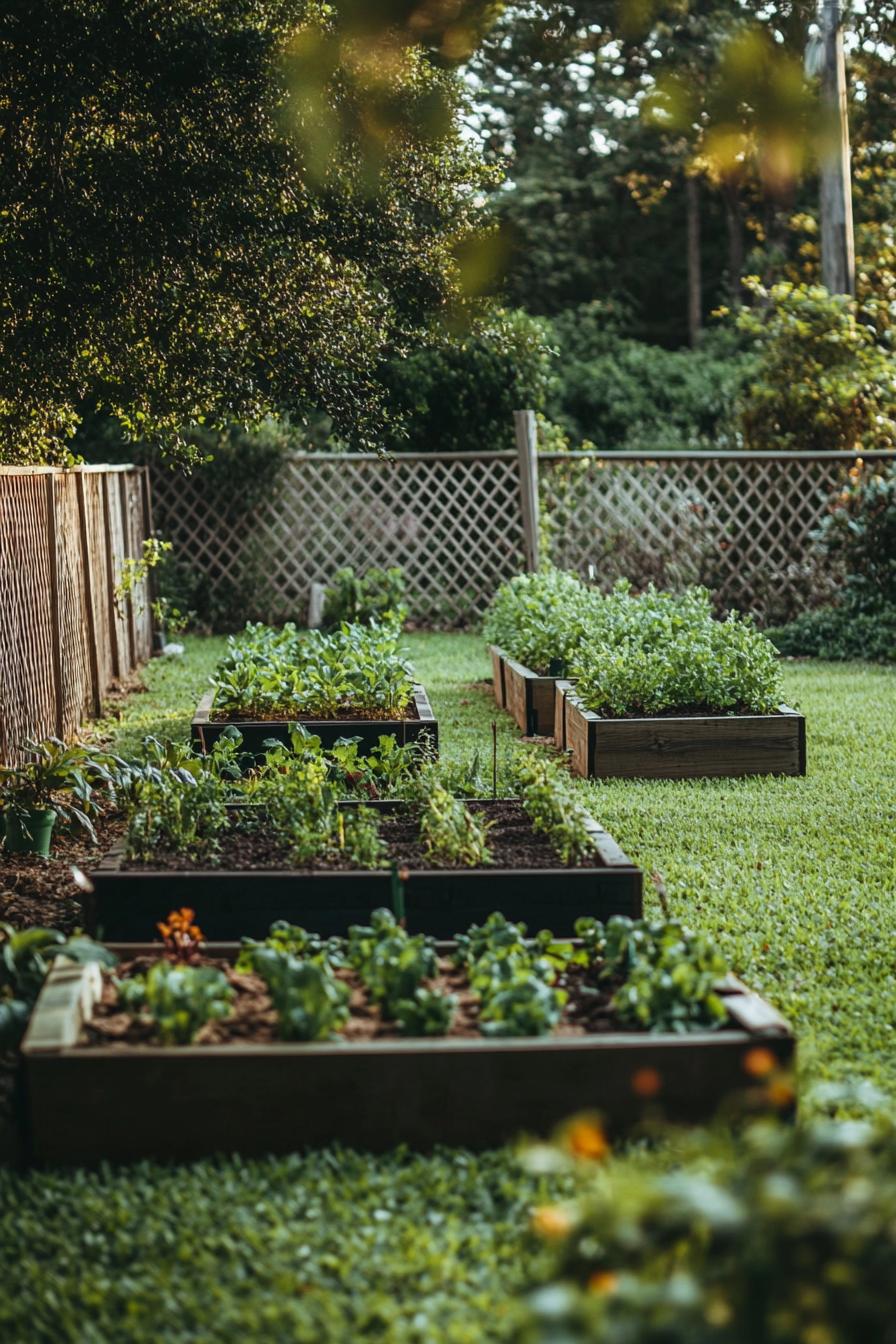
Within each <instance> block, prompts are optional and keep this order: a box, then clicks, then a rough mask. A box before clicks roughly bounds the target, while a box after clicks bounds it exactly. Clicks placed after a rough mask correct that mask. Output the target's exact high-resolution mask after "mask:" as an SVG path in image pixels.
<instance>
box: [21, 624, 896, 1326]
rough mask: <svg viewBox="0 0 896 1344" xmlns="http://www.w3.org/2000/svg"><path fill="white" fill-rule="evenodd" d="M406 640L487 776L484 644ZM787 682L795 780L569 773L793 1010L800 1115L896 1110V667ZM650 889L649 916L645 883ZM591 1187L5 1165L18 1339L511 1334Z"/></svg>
mask: <svg viewBox="0 0 896 1344" xmlns="http://www.w3.org/2000/svg"><path fill="white" fill-rule="evenodd" d="M185 643H186V649H187V653H186V657H185V658H184V659H183V660H178V661H170V660H167V659H166V660H161V659H159V660H155V661H154V662H153V663H152V664H151V665H150V666H149V668H148V669H147V670H146V672H145V674H144V678H145V681H146V683H147V686H148V690H147V691H146V692H145V693H143V694H140V695H135V696H133V697H131V698H130V699H129V700H127V701H125V702H122V703H121V704H120V705H119V706H118V707H117V708H116V710H115V713H114V717H110V718H109V719H108V720H107V721H106V722H105V724H104V725H102V728H101V731H102V732H103V734H104V735H106V736H107V737H108V739H109V742H110V745H113V746H114V747H115V748H116V750H118V751H119V752H120V753H121V754H122V755H133V754H135V753H136V752H137V751H138V750H139V747H140V743H141V741H142V739H143V737H144V736H145V735H146V734H147V733H150V732H152V733H155V735H157V736H159V737H169V736H173V735H174V736H179V737H180V738H181V740H182V741H184V742H185V741H186V740H187V736H188V731H189V719H190V714H191V710H192V705H193V704H194V703H195V700H196V698H197V695H198V693H199V691H200V689H201V687H202V684H203V682H204V681H205V679H206V677H207V676H208V674H209V672H210V671H211V668H212V666H213V664H214V662H215V660H216V659H217V657H218V656H219V654H220V652H221V651H222V648H223V641H222V640H218V639H210V640H203V639H200V638H198V637H195V636H187V638H186V641H185ZM407 643H408V646H409V649H410V652H411V656H412V657H413V660H414V663H415V666H416V668H417V670H418V673H419V675H420V677H421V679H422V680H423V681H424V682H425V684H426V685H427V689H428V691H429V692H430V694H431V697H432V700H433V703H434V706H435V708H436V710H437V712H438V715H439V719H440V724H441V725H442V727H443V735H442V760H443V763H444V764H445V765H446V766H448V767H449V768H450V769H452V770H453V771H455V772H456V774H457V776H458V777H460V776H461V775H465V774H467V773H468V772H469V769H470V762H471V759H472V757H473V756H474V754H475V752H476V751H477V749H478V750H479V751H480V752H481V754H482V760H483V762H485V763H486V764H485V766H484V768H482V767H480V769H481V773H482V774H484V775H485V776H486V777H488V775H489V774H490V770H489V768H488V765H487V762H488V760H489V747H490V743H491V732H492V723H493V722H494V721H495V718H496V715H495V707H494V701H493V699H492V696H491V689H490V684H487V683H486V678H487V677H488V662H487V659H486V656H485V653H484V650H483V645H482V639H481V637H480V636H479V635H463V634H411V635H409V636H408V637H407ZM782 677H783V681H784V696H785V699H786V700H787V701H788V702H789V703H797V704H799V706H800V707H801V708H802V709H803V711H804V712H805V713H806V715H807V717H808V718H809V719H810V720H811V723H812V726H813V731H812V738H811V742H810V751H809V767H808V774H807V776H806V778H805V779H803V780H796V779H787V778H777V779H741V780H726V779H716V780H694V781H639V782H636V783H630V782H621V781H605V782H601V783H596V782H594V781H587V780H570V781H569V787H570V789H571V790H572V791H573V794H574V796H575V797H577V798H578V799H580V800H581V802H582V803H583V805H585V806H586V807H587V808H588V810H589V811H592V812H595V813H597V814H598V815H599V816H600V818H601V820H602V822H603V824H604V825H605V826H607V827H608V829H610V830H611V831H612V832H613V834H614V835H615V836H617V838H619V840H620V842H621V843H622V844H623V845H624V847H625V849H626V851H627V852H628V853H629V854H630V855H631V857H632V858H633V859H634V860H635V861H636V862H638V863H640V865H641V866H642V867H643V868H644V869H645V871H647V872H650V871H653V870H656V871H657V872H658V873H659V874H661V876H662V879H663V890H664V893H665V894H664V901H665V905H666V907H667V910H668V913H669V916H670V917H671V918H677V919H680V920H681V921H682V922H684V923H686V924H688V925H690V926H692V927H695V928H697V929H699V930H701V931H702V932H704V933H706V934H707V935H709V936H710V937H711V938H712V939H713V941H714V942H715V943H716V944H717V945H718V946H719V947H720V949H721V951H722V953H723V955H724V957H725V959H726V961H727V962H728V963H729V964H731V965H732V966H733V967H734V968H735V969H736V971H737V972H738V974H740V975H741V976H743V978H744V979H746V980H747V981H748V982H749V983H750V984H751V986H753V987H754V988H755V989H756V990H757V991H758V992H760V993H762V994H763V995H764V996H765V997H767V998H768V999H770V1000H771V1001H773V1002H774V1003H775V1004H776V1006H778V1007H779V1008H780V1009H781V1010H782V1011H784V1012H785V1013H786V1014H787V1015H788V1016H789V1017H790V1018H791V1020H792V1021H793V1023H794V1025H795V1028H796V1030H797V1033H798V1035H799V1039H800V1053H799V1066H800V1079H801V1088H800V1093H801V1095H800V1104H801V1110H802V1115H803V1117H804V1118H808V1117H809V1116H811V1115H819V1114H821V1113H822V1111H823V1110H824V1109H826V1107H825V1106H824V1105H823V1103H822V1102H821V1101H820V1100H819V1099H818V1096H817V1094H816V1093H814V1092H811V1091H810V1090H809V1084H810V1083H812V1082H814V1081H816V1080H819V1079H827V1080H843V1079H846V1078H850V1077H856V1076H858V1077H860V1078H864V1079H867V1080H873V1081H874V1082H875V1083H877V1084H878V1085H879V1086H880V1087H881V1088H882V1089H883V1090H884V1092H885V1095H886V1096H887V1099H888V1104H889V1102H890V1101H891V1099H892V1097H893V1096H894V1095H896V1061H894V1056H893V1053H892V1048H891V1046H892V1042H891V1040H890V1037H891V1035H892V1030H891V1028H890V1025H889V1024H890V1023H891V1022H892V1021H893V1020H894V1014H896V992H894V986H893V980H892V974H891V967H892V955H893V938H892V928H893V927H894V922H896V881H894V868H893V851H892V838H891V837H892V816H893V815H894V812H896V774H894V761H896V680H894V674H893V672H892V670H890V669H888V668H884V667H879V666H877V667H876V666H871V665H868V664H861V663H852V664H848V665H835V664H824V663H789V662H788V663H785V664H784V666H783V668H782ZM496 735H497V742H498V751H499V757H500V760H501V762H502V764H505V763H506V765H507V767H508V768H510V767H512V766H514V765H515V764H516V763H517V762H519V761H521V760H530V759H542V758H546V757H547V753H546V751H545V750H544V749H543V748H540V747H537V746H534V745H532V744H527V743H523V742H521V741H520V739H519V735H518V733H517V732H516V730H515V728H514V726H513V724H512V722H511V720H510V719H509V718H508V717H507V716H504V715H499V716H497V724H496ZM486 782H487V780H486ZM106 843H108V841H107V842H106ZM60 852H61V853H62V854H65V853H66V852H67V851H65V850H63V849H61V850H60ZM79 862H80V863H81V864H82V866H83V865H84V864H85V859H84V858H83V857H81V858H80V859H79ZM38 863H39V865H40V874H41V877H42V880H43V881H53V882H58V883H59V886H58V891H59V896H58V897H53V898H52V901H53V902H54V903H55V906H56V909H57V912H58V913H59V915H60V917H62V916H64V921H63V923H62V924H61V927H64V928H66V929H70V928H72V927H73V926H74V924H75V923H76V922H77V920H78V918H79V909H78V905H77V900H76V897H77V891H76V889H75V888H74V886H73V884H72V882H71V875H70V873H69V870H68V865H67V863H66V862H65V861H64V859H51V861H50V863H49V864H47V863H45V862H43V861H36V860H35V861H34V862H33V865H31V866H30V867H29V869H28V873H29V877H28V881H29V882H32V881H33V878H32V876H31V874H32V872H33V870H34V869H35V868H36V866H37V865H38ZM55 889H57V888H54V890H55ZM34 890H35V888H34V886H27V885H26V881H25V878H24V877H23V876H22V875H21V871H20V870H19V869H18V867H16V868H12V867H11V866H10V862H9V860H8V859H6V858H4V860H3V861H2V867H0V915H3V916H4V917H8V914H7V912H15V916H16V922H17V923H20V924H22V923H28V922H30V923H35V922H40V921H39V920H35V918H34V916H33V915H32V916H31V917H30V919H29V918H28V917H27V913H26V912H27V910H29V909H31V910H33V909H39V908H42V907H40V906H37V905H35V904H34V901H35V899H36V898H35V897H33V896H28V895H27V893H28V892H29V891H31V892H33V891H34ZM69 893H70V894H69ZM645 896H646V901H647V905H648V913H649V915H650V917H652V918H658V917H659V916H660V914H661V907H660V903H659V898H658V896H657V894H656V892H655V890H654V889H653V888H652V886H651V885H650V884H648V886H647V891H646V893H645ZM40 899H41V900H43V901H46V899H47V898H46V897H44V896H41V897H40ZM29 901H30V902H31V904H29V903H28V902H29ZM41 918H42V919H43V920H44V921H45V922H51V921H50V920H49V919H48V916H47V915H46V914H44V915H42V916H41ZM843 1104H844V1105H847V1106H849V1107H851V1106H852V1103H849V1102H845V1103H843ZM675 1151H676V1150H674V1149H673V1152H672V1158H673V1159H674V1154H675ZM670 1160H671V1159H670V1157H663V1156H662V1154H659V1153H657V1154H655V1155H653V1156H649V1155H645V1154H643V1153H640V1154H639V1153H633V1154H630V1155H625V1154H620V1155H619V1157H618V1158H617V1159H616V1160H614V1164H613V1168H612V1172H613V1173H614V1175H615V1174H617V1173H618V1174H619V1175H620V1176H622V1175H624V1174H625V1173H631V1175H632V1177H634V1176H635V1175H636V1174H637V1173H638V1172H639V1171H645V1170H648V1171H649V1170H653V1169H654V1168H655V1167H656V1166H659V1167H660V1168H662V1167H665V1166H668V1165H669V1161H670ZM581 1188H582V1178H581V1173H580V1172H577V1173H575V1174H573V1173H571V1172H570V1171H568V1170H557V1169H555V1168H551V1169H550V1170H547V1171H546V1170H534V1169H533V1170H524V1169H521V1167H520V1165H519V1163H518V1160H517V1157H516V1155H515V1154H513V1153H512V1152H510V1151H503V1152H500V1153H489V1154H484V1155H478V1156H477V1155H471V1154H467V1153H458V1152H441V1153H438V1154H435V1155H431V1156H426V1157H423V1156H415V1155H412V1154H409V1153H406V1152H399V1153H395V1154H391V1155H388V1156H382V1157H374V1158H371V1157H369V1156H367V1155H357V1154H353V1153H350V1152H345V1151H344V1150H341V1149H327V1150H324V1151H322V1152H316V1153H313V1154H307V1155H296V1156H295V1157H291V1158H286V1159H282V1158H281V1159H270V1160H267V1161H251V1162H247V1161H226V1160H219V1161H213V1162H212V1161H209V1162H200V1163H196V1164H194V1165H192V1166H188V1167H181V1168H174V1169H165V1168H161V1167H155V1166H152V1165H148V1164H147V1165H141V1166H140V1167H136V1168H132V1169H129V1170H128V1171H126V1172H115V1171H109V1170H107V1171H99V1172H92V1173H80V1174H79V1175H78V1176H77V1177H75V1178H73V1177H72V1176H71V1174H69V1173H58V1174H51V1173H40V1172H32V1173H27V1174H15V1173H12V1172H8V1171H7V1172H3V1171H0V1270H2V1272H3V1274H4V1282H5V1283H6V1284H7V1287H8V1292H7V1293H6V1294H5V1295H4V1298H3V1301H2V1303H0V1328H2V1330H3V1331H4V1333H5V1334H6V1335H7V1336H8V1337H9V1338H11V1339H20V1338H21V1339H35V1340H44V1339H46V1340H50V1339H54V1340H55V1339H60V1338H61V1339H71V1340H73V1341H74V1340H78V1341H80V1340H82V1339H85V1338H91V1337H93V1338H95V1339H96V1340H97V1341H100V1342H101V1344H105V1342H106V1341H107V1340H109V1341H111V1340H117V1339H120V1338H121V1335H122V1329H123V1327H122V1321H126V1322H127V1325H126V1330H127V1335H128V1338H129V1339H130V1340H133V1341H135V1344H156V1341H158V1340H159V1339H166V1340H168V1339H170V1340H172V1341H180V1340H186V1339H187V1338H190V1337H193V1338H195V1337H197V1336H201V1337H202V1338H205V1339H208V1340H210V1341H215V1342H217V1341H219V1340H220V1341H222V1344H223V1341H225V1340H226V1341H229V1340H230V1339H232V1338H234V1336H235V1335H239V1336H240V1337H241V1338H245V1339H249V1340H258V1341H259V1344H260V1341H262V1340H264V1341H266V1344H267V1341H269V1340H271V1339H277V1340H279V1339H284V1340H286V1339H289V1340H293V1339H301V1340H307V1341H308V1342H309V1344H311V1341H315V1342H316V1341H317V1340H319V1339H321V1338H327V1339H328V1340H333V1341H336V1344H355V1342H356V1341H357V1339H358V1338H361V1337H364V1336H365V1335H370V1334H372V1335H374V1336H375V1337H377V1338H379V1339H382V1340H383V1341H386V1344H430V1341H437V1344H442V1342H443V1341H445V1344H473V1342H474V1341H475V1344H480V1342H481V1341H486V1342H487V1344H491V1341H507V1340H510V1339H516V1338H518V1336H519V1332H520V1331H521V1330H522V1328H523V1316H525V1315H526V1314H527V1313H526V1309H525V1305H524V1298H523V1297H522V1296H521V1289H522V1288H524V1287H526V1286H531V1284H532V1283H535V1282H549V1281H551V1278H552V1276H553V1274H554V1272H555V1269H556V1261H555V1259H554V1250H555V1247H556V1243H547V1244H543V1243H541V1242H538V1241H535V1240H533V1238H532V1235H531V1232H530V1224H531V1221H532V1217H533V1211H534V1212H536V1213H537V1211H538V1210H539V1209H541V1208H543V1207H545V1206H547V1207H549V1208H551V1209H553V1208H555V1207H556V1206H558V1205H559V1206H560V1207H561V1208H565V1206H566V1202H567V1201H568V1200H569V1199H570V1198H572V1196H573V1195H574V1194H575V1193H576V1192H577V1191H578V1192H581ZM840 1202H842V1201H840V1200H839V1197H838V1203H840ZM25 1242H27V1245H28V1248H29V1255H27V1256H23V1255H22V1245H23V1244H25ZM135 1247H139V1251H140V1254H139V1258H135ZM870 1333H871V1334H874V1331H873V1330H872V1331H871V1332H870ZM722 1340H723V1341H724V1344H729V1341H728V1340H726V1339H724V1336H723V1337H722ZM713 1344H715V1341H714V1342H713ZM720 1344H722V1341H720ZM801 1344H802V1342H801Z"/></svg>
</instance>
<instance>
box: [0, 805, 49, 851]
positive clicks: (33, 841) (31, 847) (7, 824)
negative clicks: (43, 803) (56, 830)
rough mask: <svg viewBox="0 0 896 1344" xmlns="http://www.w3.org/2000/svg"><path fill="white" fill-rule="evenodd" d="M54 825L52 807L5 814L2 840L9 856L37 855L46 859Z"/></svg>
mask: <svg viewBox="0 0 896 1344" xmlns="http://www.w3.org/2000/svg"><path fill="white" fill-rule="evenodd" d="M55 824H56V813H55V812H54V811H53V809H52V807H35V808H32V809H31V810H30V811H29V812H24V813H19V812H7V813H6V816H5V818H4V840H5V844H6V849H7V852H8V853H10V854H39V855H40V856H41V858H43V859H46V858H48V857H49V854H50V836H51V835H52V833H53V827H54V825H55Z"/></svg>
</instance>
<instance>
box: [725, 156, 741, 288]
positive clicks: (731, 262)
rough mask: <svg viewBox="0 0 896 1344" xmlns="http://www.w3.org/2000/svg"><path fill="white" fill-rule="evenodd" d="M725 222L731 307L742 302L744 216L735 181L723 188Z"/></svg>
mask: <svg viewBox="0 0 896 1344" xmlns="http://www.w3.org/2000/svg"><path fill="white" fill-rule="evenodd" d="M724 200H725V224H726V227H727V230H728V294H729V300H730V303H731V307H732V308H739V307H740V306H741V303H742V302H743V294H742V292H741V287H740V282H741V280H742V278H743V273H744V217H743V211H742V210H741V205H740V193H739V192H738V189H737V183H736V182H728V183H726V185H725V188H724Z"/></svg>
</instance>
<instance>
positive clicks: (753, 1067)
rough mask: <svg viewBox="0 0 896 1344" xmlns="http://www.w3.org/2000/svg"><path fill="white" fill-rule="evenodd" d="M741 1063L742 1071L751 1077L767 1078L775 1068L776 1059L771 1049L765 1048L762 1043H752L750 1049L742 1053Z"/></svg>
mask: <svg viewBox="0 0 896 1344" xmlns="http://www.w3.org/2000/svg"><path fill="white" fill-rule="evenodd" d="M743 1065H744V1072H745V1073H748V1074H749V1075H750V1077H751V1078H767V1077H768V1075H769V1074H770V1073H773V1072H774V1070H775V1069H776V1068H777V1065H778V1061H777V1060H776V1059H775V1057H774V1055H773V1054H772V1052H771V1050H766V1048H765V1046H764V1045H754V1046H753V1048H752V1050H748V1051H747V1053H746V1054H745V1055H744V1058H743Z"/></svg>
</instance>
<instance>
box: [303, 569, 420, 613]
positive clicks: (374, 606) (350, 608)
mask: <svg viewBox="0 0 896 1344" xmlns="http://www.w3.org/2000/svg"><path fill="white" fill-rule="evenodd" d="M407 614H408V609H407V607H406V606H405V602H404V574H403V572H402V570H401V568H400V566H398V565H395V566H393V567H392V568H391V569H377V568H375V567H374V568H371V569H368V570H366V571H365V573H364V574H356V573H355V571H354V570H353V569H352V568H351V567H346V568H344V569H337V571H336V573H335V574H334V575H333V578H332V579H331V581H330V583H329V584H328V585H327V588H326V591H325V593H324V609H323V618H322V619H323V624H324V625H325V626H334V625H341V624H342V622H343V621H348V622H352V623H355V622H358V621H369V620H377V621H387V622H389V623H390V624H395V625H398V626H401V625H403V624H404V622H405V620H406V619H407Z"/></svg>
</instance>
